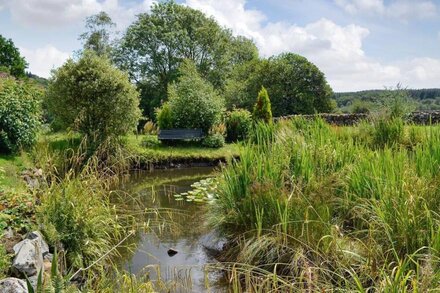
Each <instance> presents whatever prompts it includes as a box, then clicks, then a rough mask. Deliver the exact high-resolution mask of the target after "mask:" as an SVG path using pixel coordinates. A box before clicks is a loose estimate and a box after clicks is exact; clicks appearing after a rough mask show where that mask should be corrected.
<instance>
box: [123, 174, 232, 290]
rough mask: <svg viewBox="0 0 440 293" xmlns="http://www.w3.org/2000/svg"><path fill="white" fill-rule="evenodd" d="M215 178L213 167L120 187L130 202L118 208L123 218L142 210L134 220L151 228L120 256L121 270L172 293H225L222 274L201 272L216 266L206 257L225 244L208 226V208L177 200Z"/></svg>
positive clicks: (135, 177) (140, 177)
mask: <svg viewBox="0 0 440 293" xmlns="http://www.w3.org/2000/svg"><path fill="white" fill-rule="evenodd" d="M213 173H214V169H213V168H212V167H194V168H186V169H169V170H158V171H152V172H149V171H141V172H136V173H133V174H132V175H131V176H130V179H129V180H128V181H127V182H125V183H124V184H123V186H122V189H123V190H124V191H126V192H127V195H130V196H129V197H128V198H129V199H128V200H127V197H125V200H123V201H120V202H119V203H118V205H120V206H119V207H120V208H123V209H125V210H126V211H127V212H129V211H130V210H139V206H140V207H141V208H142V209H146V210H147V211H148V212H147V213H145V214H144V215H142V218H139V219H138V220H139V221H145V223H148V226H149V227H151V228H150V229H148V230H146V231H140V232H139V233H138V235H137V237H135V240H134V241H135V242H136V243H135V244H136V245H135V247H136V248H135V249H134V251H125V252H124V253H122V255H123V257H122V258H121V260H120V261H119V263H120V266H122V267H123V268H124V269H126V270H127V271H130V272H131V273H134V274H137V275H142V274H146V273H147V274H149V276H150V278H151V279H152V280H158V279H160V280H161V283H162V284H165V285H166V286H165V287H166V288H172V291H173V292H225V291H227V290H226V287H225V286H224V283H222V281H221V279H222V278H221V277H222V275H221V273H219V272H218V271H212V270H210V271H208V269H207V267H206V266H205V264H213V263H215V259H214V258H213V257H212V253H210V252H212V251H217V250H218V249H220V248H221V246H222V245H223V243H224V240H223V239H222V238H221V237H219V235H217V234H216V233H215V232H213V231H212V229H210V228H209V227H208V225H207V219H206V213H207V208H208V206H207V205H208V203H197V202H187V201H185V200H181V199H179V198H176V197H175V195H176V194H180V193H182V192H187V191H188V190H191V189H192V188H191V185H192V184H193V183H194V182H197V181H199V180H201V179H205V178H208V177H212V176H213ZM176 252H177V253H176ZM208 283H209V285H208ZM207 287H208V288H209V289H208V288H207Z"/></svg>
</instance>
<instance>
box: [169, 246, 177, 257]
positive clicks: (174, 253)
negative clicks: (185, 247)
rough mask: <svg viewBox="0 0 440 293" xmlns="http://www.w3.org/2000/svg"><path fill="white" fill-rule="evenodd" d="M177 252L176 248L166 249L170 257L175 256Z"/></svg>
mask: <svg viewBox="0 0 440 293" xmlns="http://www.w3.org/2000/svg"><path fill="white" fill-rule="evenodd" d="M177 252H178V251H177V250H175V249H172V248H170V249H168V251H167V253H168V256H170V257H172V256H175V255H176V254H177Z"/></svg>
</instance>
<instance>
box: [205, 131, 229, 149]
mask: <svg viewBox="0 0 440 293" xmlns="http://www.w3.org/2000/svg"><path fill="white" fill-rule="evenodd" d="M202 145H203V146H205V147H208V148H221V147H222V146H224V145H225V137H224V136H223V135H221V134H220V133H213V134H209V135H208V136H206V137H205V138H204V139H203V141H202Z"/></svg>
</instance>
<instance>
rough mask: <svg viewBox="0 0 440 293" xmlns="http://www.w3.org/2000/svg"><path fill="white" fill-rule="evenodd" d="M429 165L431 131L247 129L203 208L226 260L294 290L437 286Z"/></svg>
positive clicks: (439, 148) (434, 135)
mask: <svg viewBox="0 0 440 293" xmlns="http://www.w3.org/2000/svg"><path fill="white" fill-rule="evenodd" d="M439 166H440V126H425V127H420V126H411V125H407V126H404V125H403V122H402V120H400V119H398V118H394V119H390V120H382V121H379V122H377V121H375V122H373V123H363V124H361V125H360V126H358V127H333V126H329V125H327V124H326V123H325V122H323V121H322V120H319V119H318V120H315V121H312V122H306V121H304V120H302V119H296V120H293V121H282V122H280V123H278V124H276V125H272V126H270V125H264V126H263V125H260V126H257V127H256V129H255V130H254V135H253V139H252V140H251V141H250V142H249V143H248V145H247V146H246V147H244V148H243V150H242V153H241V155H240V161H234V162H232V163H231V164H230V165H229V166H227V167H225V169H224V170H223V177H222V178H223V179H222V180H221V181H220V185H219V186H220V188H219V194H218V198H217V199H216V201H215V202H214V204H213V208H212V220H213V222H215V223H216V224H217V226H218V227H219V228H220V229H222V230H223V231H225V232H226V233H227V235H228V236H229V237H230V240H231V242H230V246H229V247H228V249H226V251H225V256H224V258H225V260H229V261H233V262H236V263H241V264H243V265H246V268H247V269H246V270H245V271H247V272H249V271H256V272H257V271H258V272H261V270H264V271H266V272H267V276H271V277H270V278H273V277H274V274H275V276H276V277H277V278H279V279H282V280H284V281H286V280H288V282H287V283H289V282H290V283H291V284H296V285H292V286H291V288H290V289H291V290H292V291H302V290H310V291H320V290H323V289H331V290H334V289H336V290H348V291H350V290H359V291H375V290H378V291H387V292H401V291H402V290H409V291H420V292H422V291H423V290H428V289H437V288H439V287H440V283H439V280H440V270H439V267H438V265H439V263H438V260H439V259H438V257H439V249H440V246H439V244H440V214H439V212H440V190H439V179H440V177H439ZM237 265H238V264H237ZM243 278H244V277H243ZM257 279H258V278H257ZM263 279H264V278H263ZM259 280H262V279H261V278H259ZM276 283H277V284H278V285H279V284H281V283H283V282H280V281H277V282H276ZM298 284H301V286H297V285H298Z"/></svg>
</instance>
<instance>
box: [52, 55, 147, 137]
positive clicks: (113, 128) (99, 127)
mask: <svg viewBox="0 0 440 293" xmlns="http://www.w3.org/2000/svg"><path fill="white" fill-rule="evenodd" d="M47 105H48V108H49V111H50V112H51V113H52V114H53V115H54V118H55V120H56V121H57V122H59V123H60V124H62V125H63V126H64V127H71V128H73V129H75V130H78V131H79V132H81V133H82V134H84V135H86V136H87V137H89V138H90V139H91V140H95V141H103V140H105V139H106V138H107V137H110V136H119V135H125V134H127V133H129V132H130V131H133V130H135V129H136V125H137V123H138V120H139V118H140V110H139V108H138V105H139V95H138V93H137V91H136V89H135V88H134V86H133V85H132V84H131V83H130V81H129V80H128V77H127V75H126V74H125V73H123V72H121V71H119V70H118V69H116V68H114V67H113V66H112V65H111V63H110V61H109V60H108V59H106V58H103V57H99V56H97V55H96V54H95V53H93V52H91V51H86V52H84V54H83V55H82V56H81V58H80V59H79V60H78V61H74V60H72V59H70V60H68V61H67V62H66V63H65V64H64V65H63V66H62V67H60V68H59V69H58V70H57V71H56V72H55V73H54V75H53V77H52V79H51V82H50V85H49V89H48V94H47ZM66 109H68V111H67V110H66Z"/></svg>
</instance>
